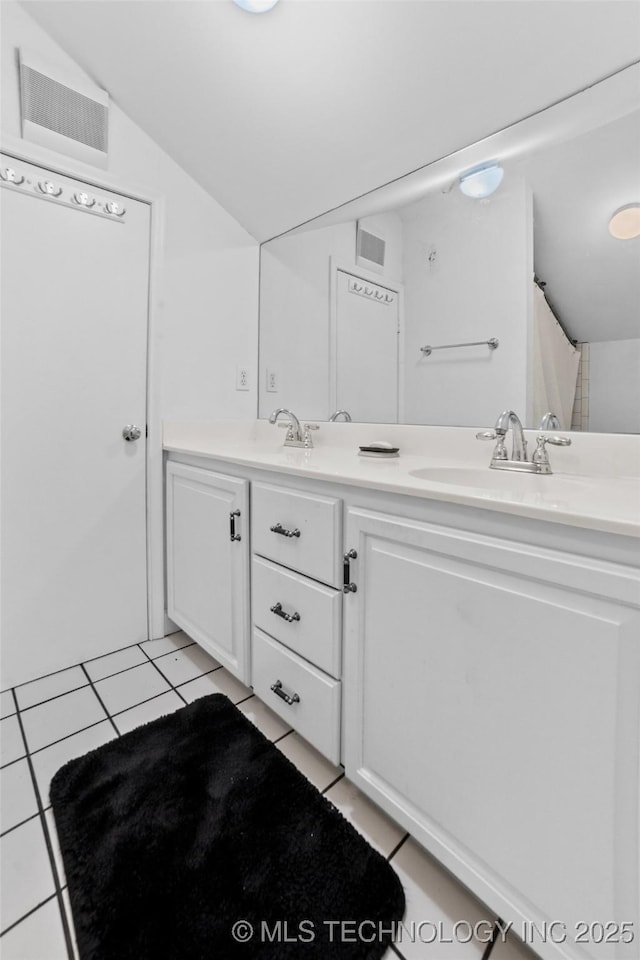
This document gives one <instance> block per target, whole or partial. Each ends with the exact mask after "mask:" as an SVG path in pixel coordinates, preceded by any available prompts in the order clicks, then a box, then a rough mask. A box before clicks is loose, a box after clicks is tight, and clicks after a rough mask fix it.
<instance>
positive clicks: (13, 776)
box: [0, 760, 38, 833]
mask: <svg viewBox="0 0 640 960" xmlns="http://www.w3.org/2000/svg"><path fill="white" fill-rule="evenodd" d="M0 796H1V804H0V832H2V833H4V831H5V830H9V829H10V828H11V827H15V825H16V824H17V823H22V821H23V820H26V819H27V818H28V817H32V816H33V814H34V813H37V812H38V804H37V802H36V792H35V790H34V789H33V782H32V780H31V771H30V770H29V764H28V763H27V761H26V760H17V761H16V762H15V763H12V764H11V765H10V766H8V767H5V768H4V769H3V770H1V771H0Z"/></svg>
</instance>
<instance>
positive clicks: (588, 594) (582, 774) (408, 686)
mask: <svg viewBox="0 0 640 960" xmlns="http://www.w3.org/2000/svg"><path fill="white" fill-rule="evenodd" d="M346 546H347V547H348V548H355V549H356V550H357V553H358V556H357V559H356V560H355V561H353V562H352V567H351V579H352V580H354V581H355V582H356V583H357V587H358V592H357V593H355V594H350V595H348V596H347V597H346V598H345V608H344V617H345V625H346V632H345V677H344V680H345V751H346V757H345V765H346V772H347V775H348V776H349V777H350V778H351V779H352V780H354V781H355V782H356V783H358V784H359V785H360V786H361V787H362V789H363V790H364V791H365V792H366V793H368V794H369V795H370V796H371V797H373V799H375V800H377V802H378V803H380V804H381V805H382V806H383V807H384V808H385V809H387V810H388V811H389V812H390V813H392V814H393V815H394V816H396V818H397V819H399V820H400V821H401V822H402V823H404V825H405V826H406V827H407V828H408V829H409V830H410V831H411V832H412V833H414V835H415V836H416V837H417V838H418V839H419V840H421V842H423V843H424V844H425V846H427V847H428V848H429V849H430V850H431V851H432V852H433V853H434V854H435V855H436V856H437V857H438V858H439V859H440V860H441V861H442V862H444V863H445V865H446V866H448V867H449V868H450V869H451V870H452V871H453V872H454V873H455V874H456V875H457V876H458V877H460V879H462V880H463V882H465V883H466V884H467V885H468V886H469V887H470V888H471V889H472V890H474V891H475V892H476V893H477V895H478V896H479V897H481V898H482V899H483V900H484V901H485V902H486V903H487V904H488V905H489V906H491V907H493V908H494V909H495V910H496V912H497V913H498V914H499V915H500V916H501V917H503V918H504V919H505V920H512V921H513V922H514V923H515V924H516V926H515V929H516V932H517V931H518V930H520V931H522V929H523V928H522V922H523V920H527V921H535V922H537V923H542V922H543V921H544V920H545V919H546V920H547V921H548V920H550V919H557V920H560V921H562V922H563V923H564V924H566V930H567V943H566V944H563V945H561V946H556V945H554V944H553V943H551V942H548V943H546V944H541V943H539V942H538V941H536V944H535V948H536V950H538V951H539V952H540V953H541V954H542V955H543V956H549V957H552V956H556V957H557V956H558V952H557V951H559V952H560V954H561V955H562V956H563V957H576V958H577V957H596V956H597V957H607V958H611V957H615V958H616V960H617V958H622V957H631V956H634V957H635V956H636V953H635V952H634V951H635V950H636V949H637V942H634V943H632V944H623V943H620V942H618V943H615V942H613V943H609V944H605V943H600V944H597V943H594V942H593V938H592V937H591V935H589V937H588V938H587V939H591V940H592V942H590V943H589V942H585V943H583V944H577V943H575V942H574V936H575V933H576V924H578V923H580V922H581V921H584V922H586V923H593V922H601V923H605V924H606V923H607V922H608V921H613V922H617V923H623V922H625V921H627V922H635V925H636V926H635V930H636V932H637V931H638V930H639V929H640V928H639V926H638V920H639V917H638V903H639V898H638V851H639V849H640V847H639V843H638V754H639V732H638V719H639V716H640V692H639V691H640V656H639V653H640V622H639V611H638V598H639V581H638V571H634V570H633V569H632V568H630V567H621V566H620V567H618V566H615V565H613V564H608V563H604V562H598V561H591V560H587V559H585V558H581V557H573V556H571V555H568V554H562V553H559V552H555V551H550V550H549V551H547V550H543V549H537V548H533V547H527V546H524V545H520V544H516V543H511V542H507V541H500V540H496V539H492V538H489V537H481V536H475V535H470V534H469V535H467V534H464V533H463V532H457V531H453V530H449V529H446V528H439V527H437V526H434V525H429V524H426V523H419V522H416V521H409V520H402V519H400V518H394V517H390V516H385V515H382V514H375V513H371V512H368V511H361V510H350V511H349V513H348V522H347V541H346ZM596 934H597V935H598V936H599V933H598V931H596ZM618 939H619V938H618ZM563 951H564V952H563Z"/></svg>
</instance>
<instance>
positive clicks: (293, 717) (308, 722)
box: [253, 628, 341, 763]
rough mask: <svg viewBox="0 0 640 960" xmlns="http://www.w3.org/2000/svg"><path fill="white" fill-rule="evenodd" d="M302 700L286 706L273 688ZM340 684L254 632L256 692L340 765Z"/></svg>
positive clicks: (325, 754) (332, 760)
mask: <svg viewBox="0 0 640 960" xmlns="http://www.w3.org/2000/svg"><path fill="white" fill-rule="evenodd" d="M278 682H279V683H280V684H281V685H282V686H281V688H280V689H281V691H282V693H283V694H286V695H288V696H290V697H293V696H294V695H295V696H297V697H298V698H299V700H297V701H296V702H294V703H290V704H289V703H286V702H285V700H284V699H282V698H281V697H279V696H278V695H277V694H276V693H275V692H274V691H273V690H272V689H271V688H272V686H273V685H274V684H276V683H278ZM340 687H341V684H340V681H339V680H334V679H333V678H332V677H329V676H327V674H326V673H322V671H320V670H318V669H317V668H316V667H313V666H311V664H310V663H307V662H306V661H305V660H302V659H301V658H300V657H298V656H296V654H295V653H291V651H290V650H287V648H286V647H283V646H282V644H281V643H277V642H276V641H275V640H271V638H270V637H267V636H265V634H264V633H262V631H260V630H258V629H257V628H254V631H253V689H254V690H255V692H256V694H257V695H258V696H259V697H260V699H261V700H264V702H265V703H266V704H267V706H268V707H270V708H271V709H272V710H273V711H274V712H275V713H277V714H278V716H280V717H282V719H283V720H286V721H287V722H288V723H290V724H291V726H292V727H294V729H295V730H297V731H298V732H299V733H300V734H302V736H303V737H304V738H305V739H306V740H308V741H309V743H312V744H313V745H314V747H316V748H317V749H318V750H319V751H320V753H322V754H324V756H325V757H327V758H328V759H329V760H331V762H332V763H339V762H340Z"/></svg>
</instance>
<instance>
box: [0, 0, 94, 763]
mask: <svg viewBox="0 0 640 960" xmlns="http://www.w3.org/2000/svg"><path fill="white" fill-rule="evenodd" d="M0 2H1V0H0ZM105 721H106V717H105V719H104V720H96V722H95V723H89V724H87V726H86V727H80V729H79V730H74V731H73V733H67V734H66V736H64V737H58V739H57V740H53V741H52V742H51V743H45V745H44V746H43V747H38V749H37V750H32V751H31V752H30V754H29V756H35V755H36V754H37V753H42V751H43V750H47V749H48V748H49V747H54V746H55V745H56V744H57V743H62V741H63V740H68V739H69V737H75V735H76V733H84V731H85V730H90V729H91V727H97V726H99V725H100V724H101V723H105Z"/></svg>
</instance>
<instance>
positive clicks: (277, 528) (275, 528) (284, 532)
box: [269, 523, 300, 537]
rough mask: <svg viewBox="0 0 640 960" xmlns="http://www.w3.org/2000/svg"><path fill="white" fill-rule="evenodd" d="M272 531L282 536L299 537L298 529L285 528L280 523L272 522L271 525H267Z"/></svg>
mask: <svg viewBox="0 0 640 960" xmlns="http://www.w3.org/2000/svg"><path fill="white" fill-rule="evenodd" d="M269 530H271V532H272V533H279V534H280V535H281V536H283V537H299V536H300V531H299V530H298V528H297V527H296V528H295V530H286V529H285V528H284V527H283V526H282V524H281V523H274V525H273V526H272V527H269Z"/></svg>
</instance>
